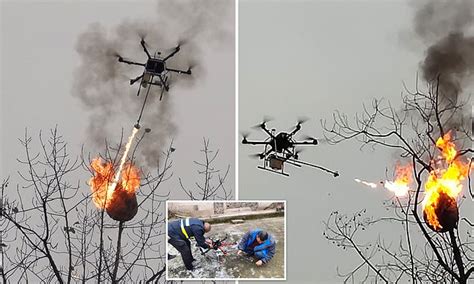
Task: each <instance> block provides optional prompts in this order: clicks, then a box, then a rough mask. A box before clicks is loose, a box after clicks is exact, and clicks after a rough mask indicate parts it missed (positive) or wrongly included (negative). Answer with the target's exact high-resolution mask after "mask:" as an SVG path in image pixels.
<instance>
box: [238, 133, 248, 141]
mask: <svg viewBox="0 0 474 284" xmlns="http://www.w3.org/2000/svg"><path fill="white" fill-rule="evenodd" d="M240 135H242V142H244V141H247V137H249V135H250V133H249V132H247V131H245V132H241V133H240Z"/></svg>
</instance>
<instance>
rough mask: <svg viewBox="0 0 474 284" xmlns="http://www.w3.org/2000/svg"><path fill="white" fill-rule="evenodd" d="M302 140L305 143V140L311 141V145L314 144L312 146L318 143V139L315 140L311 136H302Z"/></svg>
mask: <svg viewBox="0 0 474 284" xmlns="http://www.w3.org/2000/svg"><path fill="white" fill-rule="evenodd" d="M302 139H303V140H306V141H307V140H310V141H313V144H314V145H317V144H318V143H319V139H316V138H314V137H312V136H308V135H304V136H303V137H302Z"/></svg>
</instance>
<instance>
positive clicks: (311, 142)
mask: <svg viewBox="0 0 474 284" xmlns="http://www.w3.org/2000/svg"><path fill="white" fill-rule="evenodd" d="M293 145H318V140H316V139H314V141H301V142H293Z"/></svg>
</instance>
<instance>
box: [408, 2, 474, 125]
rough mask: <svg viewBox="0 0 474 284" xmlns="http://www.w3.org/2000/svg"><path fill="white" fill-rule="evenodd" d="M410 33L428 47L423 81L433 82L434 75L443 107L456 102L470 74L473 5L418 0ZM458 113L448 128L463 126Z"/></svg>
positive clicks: (473, 57) (473, 67)
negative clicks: (412, 31)
mask: <svg viewBox="0 0 474 284" xmlns="http://www.w3.org/2000/svg"><path fill="white" fill-rule="evenodd" d="M416 4H417V10H416V14H415V22H414V30H415V33H416V34H417V35H418V37H419V38H420V39H421V40H422V41H423V42H424V43H425V44H426V45H427V46H428V47H427V50H426V52H425V58H424V59H423V61H422V62H421V64H420V65H421V70H422V75H423V78H424V80H425V81H427V82H433V81H434V80H435V79H436V78H437V77H438V76H439V78H440V81H439V95H440V103H441V106H443V107H449V106H453V105H455V104H456V103H458V102H459V97H460V95H461V94H463V89H464V88H465V87H466V86H467V85H468V84H469V81H470V80H471V79H472V75H473V72H474V37H473V36H472V35H469V32H472V27H473V23H474V2H472V1H471V0H449V1H448V0H444V1H439V0H436V1H434V0H430V1H418V2H417V3H416ZM464 116H465V115H464V114H463V113H461V112H459V113H458V115H456V117H455V119H453V121H450V122H449V125H448V126H449V127H450V128H458V127H460V126H461V125H462V124H464V123H465V119H464V118H465V117H464Z"/></svg>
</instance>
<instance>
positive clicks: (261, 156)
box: [249, 153, 265, 159]
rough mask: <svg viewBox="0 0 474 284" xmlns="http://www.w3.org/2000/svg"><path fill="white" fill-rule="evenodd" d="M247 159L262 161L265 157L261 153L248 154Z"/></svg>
mask: <svg viewBox="0 0 474 284" xmlns="http://www.w3.org/2000/svg"><path fill="white" fill-rule="evenodd" d="M249 157H250V158H252V159H257V158H258V159H263V158H264V157H265V155H264V154H262V153H260V154H250V155H249Z"/></svg>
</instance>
